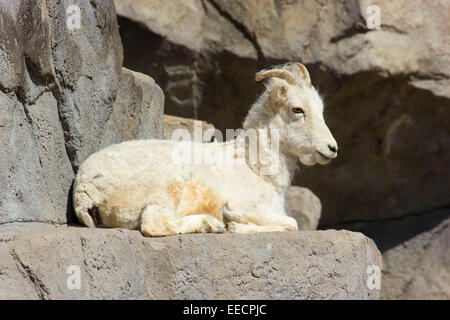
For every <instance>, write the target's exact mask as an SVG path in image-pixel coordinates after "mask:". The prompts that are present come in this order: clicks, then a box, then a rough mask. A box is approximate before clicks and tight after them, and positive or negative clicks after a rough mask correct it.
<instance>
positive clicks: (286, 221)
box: [222, 205, 298, 233]
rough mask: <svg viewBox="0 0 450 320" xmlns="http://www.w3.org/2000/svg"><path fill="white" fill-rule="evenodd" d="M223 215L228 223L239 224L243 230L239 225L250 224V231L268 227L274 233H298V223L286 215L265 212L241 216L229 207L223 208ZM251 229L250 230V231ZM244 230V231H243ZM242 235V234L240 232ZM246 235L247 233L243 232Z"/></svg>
mask: <svg viewBox="0 0 450 320" xmlns="http://www.w3.org/2000/svg"><path fill="white" fill-rule="evenodd" d="M222 214H223V217H224V219H225V220H226V221H229V222H235V223H237V228H238V229H239V230H241V229H242V228H243V227H241V226H238V224H244V225H245V224H248V225H250V226H251V227H249V228H250V229H252V230H253V229H255V230H256V229H258V228H255V227H268V229H267V228H266V229H267V230H273V231H297V230H298V226H297V221H296V220H295V219H294V218H292V217H289V216H286V215H284V214H272V213H265V212H258V213H256V214H239V213H236V212H235V211H233V210H230V209H228V208H227V206H226V205H225V206H223V208H222ZM250 229H249V230H250ZM242 230H244V229H242ZM258 230H265V229H264V228H262V229H261V228H259V229H258ZM256 232H264V231H256ZM238 233H240V232H238ZM242 233H246V232H242Z"/></svg>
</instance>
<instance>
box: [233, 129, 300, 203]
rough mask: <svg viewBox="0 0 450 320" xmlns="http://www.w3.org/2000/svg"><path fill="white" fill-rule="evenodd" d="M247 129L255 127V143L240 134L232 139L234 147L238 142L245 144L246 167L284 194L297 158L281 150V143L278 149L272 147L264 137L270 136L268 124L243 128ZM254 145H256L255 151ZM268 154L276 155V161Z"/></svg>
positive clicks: (295, 167)
mask: <svg viewBox="0 0 450 320" xmlns="http://www.w3.org/2000/svg"><path fill="white" fill-rule="evenodd" d="M247 129H255V130H254V131H255V132H257V134H256V143H255V141H254V142H253V144H251V143H245V136H244V135H240V136H238V137H237V138H236V139H235V141H234V146H235V148H237V145H239V144H240V145H245V161H246V164H247V165H248V167H249V168H250V169H251V170H252V171H253V172H254V173H255V174H257V175H259V176H260V177H262V178H263V179H264V180H266V181H268V182H269V183H271V184H272V185H274V186H275V187H276V189H277V190H278V192H279V193H280V194H284V193H285V192H286V190H287V188H288V187H289V186H290V184H291V180H292V177H293V176H294V173H295V170H296V169H297V158H296V157H295V156H292V155H290V154H287V153H285V152H283V148H282V146H281V145H280V146H279V150H273V149H272V148H273V147H272V144H271V139H270V138H269V139H266V138H265V137H270V130H269V129H270V126H269V125H267V126H260V127H255V128H249V127H247V128H245V130H247ZM246 132H248V131H246ZM261 133H262V135H263V136H264V135H265V137H263V136H262V135H261ZM255 146H257V149H256V151H255ZM236 150H237V149H236ZM251 152H253V155H255V154H256V155H257V156H256V159H255V157H254V158H253V159H252V158H251V156H250V155H251ZM267 155H269V158H264V157H266V156H267ZM270 155H275V156H276V157H278V161H275V162H272V161H271V159H272V158H270V157H271V156H270ZM240 156H243V155H240ZM268 159H269V160H268ZM255 160H256V161H255Z"/></svg>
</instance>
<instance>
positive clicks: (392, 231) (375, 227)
mask: <svg viewBox="0 0 450 320" xmlns="http://www.w3.org/2000/svg"><path fill="white" fill-rule="evenodd" d="M448 217H450V208H443V209H439V210H435V211H432V212H427V213H423V214H420V215H416V216H410V217H405V218H402V219H391V220H384V221H375V222H364V223H352V224H343V225H340V226H339V227H337V228H336V229H346V230H351V231H358V232H361V233H363V234H364V235H366V236H367V237H369V238H372V239H373V240H374V241H375V243H376V245H377V247H378V249H379V250H380V252H381V253H384V252H386V251H387V250H389V249H391V248H393V247H396V246H398V245H401V244H402V243H404V242H406V241H408V240H410V239H412V238H414V237H416V236H418V235H420V234H422V233H426V232H431V231H432V230H433V229H434V228H435V227H437V226H438V225H439V224H440V223H441V222H443V221H444V220H445V219H447V218H448Z"/></svg>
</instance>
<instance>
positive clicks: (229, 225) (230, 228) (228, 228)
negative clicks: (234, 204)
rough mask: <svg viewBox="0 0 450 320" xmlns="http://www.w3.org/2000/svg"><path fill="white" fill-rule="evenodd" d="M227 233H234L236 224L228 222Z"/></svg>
mask: <svg viewBox="0 0 450 320" xmlns="http://www.w3.org/2000/svg"><path fill="white" fill-rule="evenodd" d="M227 231H228V232H230V233H236V223H234V222H228V223H227Z"/></svg>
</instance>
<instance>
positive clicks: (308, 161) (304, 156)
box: [298, 153, 317, 166]
mask: <svg viewBox="0 0 450 320" xmlns="http://www.w3.org/2000/svg"><path fill="white" fill-rule="evenodd" d="M298 159H299V160H300V162H301V163H302V164H303V165H305V166H313V165H315V164H316V163H317V160H316V158H315V157H314V155H313V154H312V153H301V154H299V155H298Z"/></svg>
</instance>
